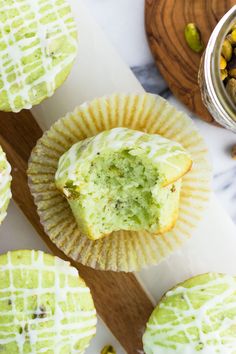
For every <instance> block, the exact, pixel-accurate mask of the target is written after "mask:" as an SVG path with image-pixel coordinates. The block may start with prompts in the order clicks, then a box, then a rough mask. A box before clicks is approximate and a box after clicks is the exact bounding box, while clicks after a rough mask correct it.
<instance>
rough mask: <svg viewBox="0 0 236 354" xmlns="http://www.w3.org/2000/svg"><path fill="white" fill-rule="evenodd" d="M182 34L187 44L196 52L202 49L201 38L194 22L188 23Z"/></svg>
mask: <svg viewBox="0 0 236 354" xmlns="http://www.w3.org/2000/svg"><path fill="white" fill-rule="evenodd" d="M184 36H185V40H186V42H187V44H188V46H189V47H190V48H191V49H192V50H193V51H194V52H196V53H200V52H202V51H203V49H204V45H203V42H202V38H201V32H200V31H199V29H198V28H197V26H196V25H195V23H188V24H187V25H186V26H185V29H184Z"/></svg>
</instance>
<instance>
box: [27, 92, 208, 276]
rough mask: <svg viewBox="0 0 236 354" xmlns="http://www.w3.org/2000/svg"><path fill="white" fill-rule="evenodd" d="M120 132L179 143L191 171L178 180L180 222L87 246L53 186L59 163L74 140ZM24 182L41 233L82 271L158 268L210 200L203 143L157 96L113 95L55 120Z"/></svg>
mask: <svg viewBox="0 0 236 354" xmlns="http://www.w3.org/2000/svg"><path fill="white" fill-rule="evenodd" d="M119 126H122V127H128V128H131V129H136V130H141V131H145V132H148V133H156V134H160V135H162V136H164V137H166V138H169V139H171V140H175V141H177V142H179V143H181V144H182V145H183V146H184V148H185V149H186V150H188V151H189V152H190V154H191V156H192V159H193V167H192V169H191V171H190V172H189V173H187V174H186V175H185V176H184V178H183V182H182V190H181V197H180V210H179V217H178V220H177V223H176V225H175V227H174V228H173V229H172V230H171V231H170V232H168V233H166V234H164V235H153V234H149V233H148V232H129V231H119V232H114V233H113V234H112V235H110V236H108V237H105V238H103V239H100V240H97V241H92V240H89V239H87V238H86V237H85V236H82V235H81V234H80V231H79V229H78V227H77V224H76V222H75V219H74V217H73V214H72V211H71V209H70V207H69V204H68V203H67V201H66V199H65V198H64V197H63V196H62V195H61V194H60V192H59V191H58V190H57V188H56V186H55V182H54V180H55V173H56V170H57V165H58V160H59V158H60V156H61V155H62V154H63V153H64V152H65V151H67V150H68V149H69V148H70V147H71V146H72V145H73V144H74V143H76V142H77V141H78V140H80V139H85V138H87V137H90V136H93V135H96V134H97V133H99V132H101V131H103V130H106V129H111V128H114V127H119ZM28 176H29V186H30V189H31V192H32V194H33V196H34V200H35V203H36V206H37V209H38V213H39V216H40V219H41V222H42V224H43V226H44V229H45V232H46V233H47V234H48V236H49V237H50V239H51V240H52V241H53V242H54V243H55V244H56V245H57V247H58V248H59V249H61V250H62V251H63V252H64V253H65V254H66V255H67V256H69V257H70V258H72V259H73V260H75V261H78V262H80V263H82V264H84V265H86V266H90V267H93V268H96V269H100V270H113V271H125V272H128V271H137V270H140V269H141V268H143V267H146V266H148V265H153V264H157V263H159V262H160V261H161V260H162V259H163V258H165V257H166V256H168V255H169V254H170V253H172V252H174V251H175V250H177V249H178V248H179V247H180V246H181V245H182V244H183V242H184V241H185V240H187V239H188V238H189V237H190V236H191V233H192V231H193V229H194V228H195V227H196V226H197V224H198V222H199V220H200V219H201V217H202V215H203V212H204V210H205V208H206V205H207V202H208V200H209V194H210V180H211V169H210V166H209V163H208V159H207V148H206V146H205V143H204V141H203V139H202V137H201V136H200V134H199V133H198V131H197V129H196V128H195V126H194V124H193V123H192V121H191V119H190V118H188V117H187V116H186V115H185V114H184V113H182V112H179V111H177V110H176V109H175V108H174V107H173V106H171V105H170V104H169V103H168V102H167V101H166V100H164V99H163V98H161V97H159V96H155V95H151V94H140V95H136V94H133V95H132V94H131V95H126V94H113V95H112V96H110V97H102V98H98V99H95V100H93V101H92V102H89V103H85V104H83V105H81V106H80V107H78V108H76V109H75V111H74V112H72V113H69V114H67V115H66V117H64V118H61V119H60V120H58V121H57V122H56V123H55V124H54V125H53V126H52V127H51V129H50V130H49V131H47V132H46V133H45V134H44V135H43V137H42V138H41V139H40V140H39V141H38V143H37V145H36V147H35V148H34V150H33V151H32V155H31V158H30V162H29V169H28Z"/></svg>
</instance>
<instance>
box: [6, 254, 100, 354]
mask: <svg viewBox="0 0 236 354" xmlns="http://www.w3.org/2000/svg"><path fill="white" fill-rule="evenodd" d="M95 332H96V311H95V308H94V304H93V300H92V297H91V294H90V290H89V289H88V288H87V287H86V284H85V283H84V281H83V280H82V279H81V278H80V277H79V275H78V271H77V270H76V269H75V268H73V267H71V266H70V264H69V263H67V262H65V261H63V260H61V259H60V258H57V257H53V256H51V255H48V254H45V253H43V252H41V251H14V252H8V253H7V254H4V255H1V256H0V353H1V354H26V353H29V354H30V353H35V354H39V353H47V354H55V353H57V354H70V353H71V354H72V353H73V354H74V353H75V354H76V353H78V354H82V353H84V351H85V349H86V348H87V347H88V345H89V342H90V340H91V339H92V337H93V336H94V334H95Z"/></svg>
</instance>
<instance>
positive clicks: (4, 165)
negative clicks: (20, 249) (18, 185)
mask: <svg viewBox="0 0 236 354" xmlns="http://www.w3.org/2000/svg"><path fill="white" fill-rule="evenodd" d="M10 187H11V166H10V164H9V163H8V161H7V159H6V155H5V153H4V152H3V150H2V148H1V146H0V224H1V223H2V221H3V220H4V219H5V217H6V215H7V207H8V204H9V201H10V199H11V188H10Z"/></svg>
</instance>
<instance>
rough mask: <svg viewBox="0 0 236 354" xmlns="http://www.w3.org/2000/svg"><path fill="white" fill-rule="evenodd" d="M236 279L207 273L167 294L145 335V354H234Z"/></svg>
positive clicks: (148, 325) (235, 343)
mask: <svg viewBox="0 0 236 354" xmlns="http://www.w3.org/2000/svg"><path fill="white" fill-rule="evenodd" d="M235 328H236V278H235V277H232V276H229V275H223V274H217V273H208V274H203V275H199V276H196V277H194V278H191V279H189V280H187V281H185V282H184V283H182V284H180V285H178V286H177V287H176V288H174V289H173V290H171V291H169V292H167V294H166V295H165V296H164V297H163V299H162V300H161V302H160V303H159V305H158V306H157V307H156V308H155V310H154V311H153V313H152V315H151V317H150V319H149V321H148V323H147V327H146V331H145V333H144V336H143V345H144V352H145V353H146V354H190V353H191V354H235V353H236V330H235Z"/></svg>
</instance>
